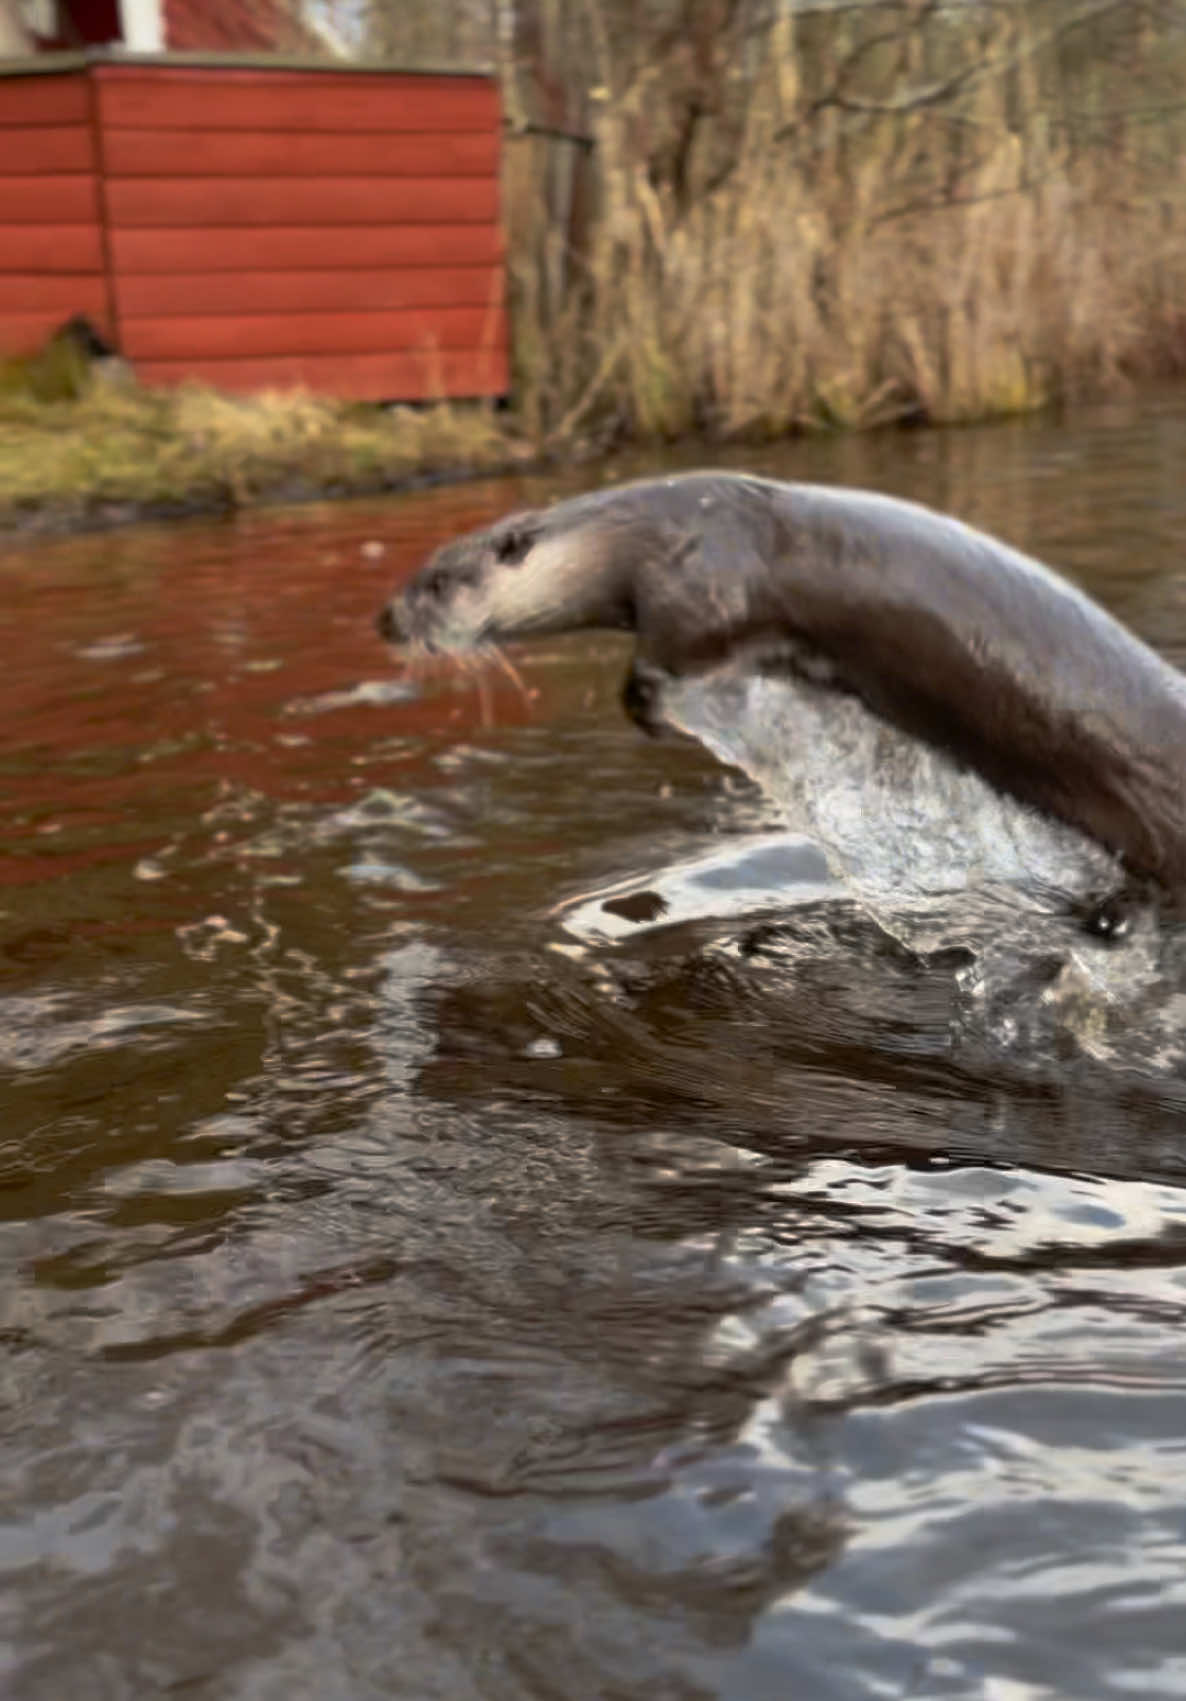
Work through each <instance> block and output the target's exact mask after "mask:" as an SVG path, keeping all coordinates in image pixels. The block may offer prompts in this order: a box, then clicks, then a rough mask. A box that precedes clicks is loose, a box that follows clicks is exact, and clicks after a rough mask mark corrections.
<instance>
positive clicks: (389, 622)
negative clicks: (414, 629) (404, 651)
mask: <svg viewBox="0 0 1186 1701" xmlns="http://www.w3.org/2000/svg"><path fill="white" fill-rule="evenodd" d="M375 625H376V626H377V627H378V629H379V636H380V638H382V639H384V640H385V641H386V642H387V643H388V644H402V643H403V641H404V639H405V638H406V637H407V635H408V634H407V629H406V628H405V626H404V623H403V620H402V618H401V615H400V605H399V599H398V598H396V597H393V598H392V600H391V601H390V602H387V603H384V604H383V607H382V608H381V609H380V610H379V613H378V617H377V618H376V620H375Z"/></svg>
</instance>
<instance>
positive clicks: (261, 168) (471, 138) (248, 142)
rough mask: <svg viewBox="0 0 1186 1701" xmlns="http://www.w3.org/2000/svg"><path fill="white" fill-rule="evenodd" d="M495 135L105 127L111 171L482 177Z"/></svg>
mask: <svg viewBox="0 0 1186 1701" xmlns="http://www.w3.org/2000/svg"><path fill="white" fill-rule="evenodd" d="M498 156H499V148H498V135H497V133H496V132H495V131H493V130H474V131H468V132H465V133H463V134H461V135H455V136H450V135H445V136H437V135H408V134H407V133H405V132H401V131H395V132H392V131H390V130H371V131H365V130H359V131H357V132H352V133H351V134H350V135H346V136H341V135H333V134H328V135H326V134H320V135H319V134H316V133H310V132H309V131H307V130H265V131H254V130H123V129H119V130H108V131H107V132H106V133H105V135H104V137H103V157H104V160H105V163H106V167H107V170H108V171H109V172H110V173H111V174H112V175H113V176H116V177H124V176H133V177H420V178H424V177H481V178H490V177H495V176H497V174H498Z"/></svg>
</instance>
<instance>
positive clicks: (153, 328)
mask: <svg viewBox="0 0 1186 1701" xmlns="http://www.w3.org/2000/svg"><path fill="white" fill-rule="evenodd" d="M501 330H502V316H501V314H497V313H495V314H492V313H491V312H489V311H488V310H487V309H486V308H482V307H438V308H409V309H407V310H406V311H403V312H395V313H252V314H241V315H235V314H225V315H221V316H201V317H199V316H194V317H192V318H182V317H177V318H169V319H133V318H126V317H125V318H122V319H121V327H120V347H121V350H122V352H123V353H124V354H126V355H127V356H128V357H129V359H131V360H186V359H190V358H192V359H194V360H249V359H253V358H255V357H258V356H261V355H295V354H373V353H376V352H377V351H380V350H390V351H391V352H393V353H399V352H403V351H416V352H419V351H420V350H431V348H433V347H434V346H435V347H436V348H440V349H449V348H480V347H481V346H482V344H483V342H484V341H485V340H486V339H487V338H490V337H491V336H492V335H499V334H501Z"/></svg>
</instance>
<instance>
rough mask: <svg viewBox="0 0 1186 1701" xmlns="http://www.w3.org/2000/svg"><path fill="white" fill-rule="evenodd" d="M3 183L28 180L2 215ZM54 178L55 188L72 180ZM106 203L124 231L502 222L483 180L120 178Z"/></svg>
mask: <svg viewBox="0 0 1186 1701" xmlns="http://www.w3.org/2000/svg"><path fill="white" fill-rule="evenodd" d="M6 181H7V182H8V183H13V182H17V181H23V180H20V179H14V178H8V179H3V178H0V217H3V214H4V207H5V201H4V183H5V182H6ZM33 181H40V180H38V179H34V180H33ZM49 181H50V182H51V183H53V184H54V186H55V187H57V186H58V185H61V184H65V183H72V182H73V181H74V179H73V178H52V179H50V180H49ZM107 206H108V216H109V217H110V220H111V223H112V224H113V225H115V226H121V225H122V226H125V227H126V226H129V225H135V226H140V227H144V226H149V225H165V226H169V225H171V226H173V227H174V228H176V227H177V226H179V225H202V224H204V225H208V224H220V225H241V224H242V225H268V224H287V225H292V224H324V225H350V224H394V223H405V224H406V223H416V222H418V221H423V222H424V223H432V224H442V223H452V222H453V221H454V220H456V221H457V222H458V223H460V224H490V223H492V222H493V221H494V220H495V219H497V217H498V184H497V182H496V181H495V179H494V178H480V177H478V178H475V177H320V178H292V177H289V178H281V177H239V178H229V177H187V178H151V177H116V178H112V179H110V180H109V182H108V184H107ZM10 216H15V215H10ZM58 216H59V217H61V218H65V217H66V216H67V215H66V214H64V213H62V214H59V215H58Z"/></svg>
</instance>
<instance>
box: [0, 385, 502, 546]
mask: <svg viewBox="0 0 1186 1701" xmlns="http://www.w3.org/2000/svg"><path fill="white" fill-rule="evenodd" d="M525 453H526V450H525V448H524V446H523V444H522V443H521V441H519V440H518V439H517V438H515V437H513V436H512V435H511V434H510V433H509V432H508V431H507V430H505V429H503V428H501V427H500V425H499V424H498V422H497V421H496V419H495V416H494V415H493V413H492V412H491V411H490V410H489V409H488V408H483V407H471V406H466V407H462V406H450V405H448V404H445V403H441V404H438V405H435V406H433V407H429V408H423V409H419V408H393V409H379V408H370V407H360V406H357V405H353V406H352V405H349V404H345V403H340V402H333V401H327V400H325V399H323V398H320V397H315V396H312V395H308V394H305V393H303V392H301V391H284V392H276V393H274V394H262V395H259V396H252V397H237V396H228V395H223V394H220V393H219V392H218V391H215V390H210V389H208V388H206V387H204V386H201V385H197V384H193V385H184V386H182V387H180V388H178V389H175V390H144V389H139V388H136V387H134V386H133V387H128V388H123V387H109V386H104V385H101V384H96V385H95V386H94V387H93V388H92V389H91V390H90V391H88V392H87V393H86V394H84V395H83V396H82V397H81V398H80V399H78V400H75V401H58V402H42V401H37V400H34V399H33V398H31V397H28V396H22V395H20V394H18V393H7V394H6V393H3V392H0V523H3V522H4V521H5V520H6V521H7V522H8V523H10V524H11V523H18V522H19V521H20V519H21V517H22V515H26V516H27V515H30V514H33V513H36V512H39V511H42V510H46V509H52V510H54V511H56V512H57V513H58V514H59V515H60V516H61V517H63V518H70V517H77V518H86V517H87V516H88V514H91V513H93V512H95V511H96V510H101V509H103V508H107V507H115V508H118V507H120V506H121V505H124V504H130V505H132V506H134V507H137V508H139V507H150V508H153V507H163V508H169V507H174V506H179V507H184V506H190V505H197V506H232V507H236V506H243V505H246V504H249V503H252V502H255V501H260V500H265V499H268V498H276V497H283V496H297V495H306V494H317V493H321V492H325V493H335V494H350V493H352V492H357V493H362V492H365V491H370V490H378V489H383V488H387V487H395V486H398V485H399V484H400V483H401V481H405V480H408V479H411V478H414V477H415V476H417V475H419V474H423V473H438V472H453V471H458V472H460V471H466V470H473V471H475V472H476V471H491V470H496V469H498V468H500V467H503V466H507V465H513V464H515V463H516V462H517V461H518V460H520V459H522V458H523V456H524V455H525Z"/></svg>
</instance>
